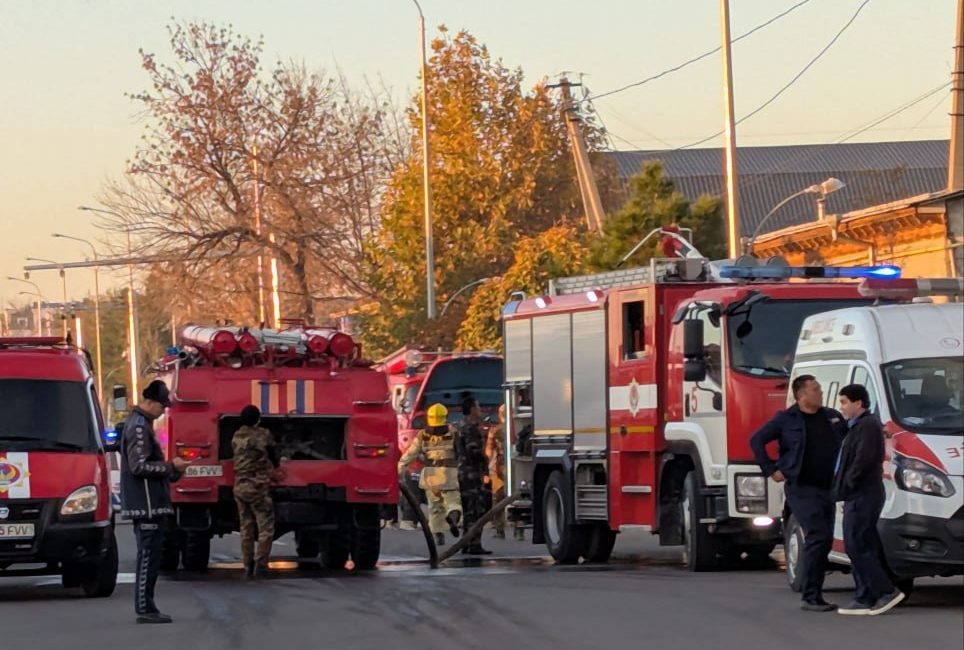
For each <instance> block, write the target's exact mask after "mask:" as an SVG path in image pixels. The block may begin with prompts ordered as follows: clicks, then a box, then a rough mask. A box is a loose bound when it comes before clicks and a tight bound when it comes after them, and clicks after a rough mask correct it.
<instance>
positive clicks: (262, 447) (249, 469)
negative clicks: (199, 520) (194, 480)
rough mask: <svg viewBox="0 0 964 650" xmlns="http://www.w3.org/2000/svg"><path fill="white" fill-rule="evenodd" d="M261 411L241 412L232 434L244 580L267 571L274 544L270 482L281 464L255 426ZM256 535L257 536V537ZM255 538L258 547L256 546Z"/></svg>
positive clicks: (263, 433) (251, 407)
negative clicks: (236, 427) (238, 422)
mask: <svg viewBox="0 0 964 650" xmlns="http://www.w3.org/2000/svg"><path fill="white" fill-rule="evenodd" d="M260 421H261V411H259V410H258V407H257V406H254V405H253V404H250V405H248V406H245V407H244V409H242V410H241V425H242V426H241V428H240V429H238V430H237V431H236V432H235V433H234V437H233V438H232V439H231V447H232V448H233V449H234V500H235V502H236V503H237V505H238V521H239V523H240V529H241V558H242V560H243V561H244V571H245V576H246V577H248V578H255V577H258V576H259V575H262V574H263V573H264V572H265V571H266V570H267V568H268V556H269V555H270V554H271V543H272V542H273V541H274V503H273V502H272V501H271V481H272V478H273V477H274V475H275V471H276V470H277V469H278V467H279V466H280V464H281V459H280V455H279V453H278V447H277V446H276V445H275V441H274V436H272V435H271V432H270V431H268V430H267V429H264V428H262V427H259V426H258V423H259V422H260ZM256 533H257V534H256ZM255 537H257V546H255Z"/></svg>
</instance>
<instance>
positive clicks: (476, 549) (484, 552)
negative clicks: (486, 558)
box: [465, 544, 492, 555]
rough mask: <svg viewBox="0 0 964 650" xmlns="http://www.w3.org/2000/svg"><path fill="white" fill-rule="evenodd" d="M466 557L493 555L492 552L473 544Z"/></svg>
mask: <svg viewBox="0 0 964 650" xmlns="http://www.w3.org/2000/svg"><path fill="white" fill-rule="evenodd" d="M465 554H466V555H492V551H490V550H488V549H485V548H482V545H481V544H473V545H471V546H469V547H468V549H467V550H466V552H465Z"/></svg>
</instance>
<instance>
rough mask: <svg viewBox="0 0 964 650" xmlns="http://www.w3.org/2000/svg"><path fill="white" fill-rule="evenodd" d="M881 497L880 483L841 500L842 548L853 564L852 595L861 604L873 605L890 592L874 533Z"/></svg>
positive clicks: (879, 544)
mask: <svg viewBox="0 0 964 650" xmlns="http://www.w3.org/2000/svg"><path fill="white" fill-rule="evenodd" d="M884 499H885V494H884V486H883V485H879V486H875V487H873V488H872V489H869V490H865V491H863V492H861V493H860V494H858V495H857V496H855V497H854V498H852V499H850V500H848V501H845V502H844V519H843V529H844V548H845V549H846V551H847V555H849V556H850V563H851V564H852V565H853V570H854V584H855V586H856V588H857V592H856V594H855V596H854V598H855V600H857V602H859V603H863V604H864V605H873V604H874V603H875V602H877V599H879V598H880V597H881V596H883V595H885V594H889V593H891V592H892V591H894V584H893V583H892V582H891V581H890V577H889V576H888V575H887V571H886V570H885V569H884V565H883V562H882V559H881V558H882V557H883V546H882V544H881V542H880V535H879V534H878V533H877V520H878V519H880V511H881V510H882V509H883V507H884Z"/></svg>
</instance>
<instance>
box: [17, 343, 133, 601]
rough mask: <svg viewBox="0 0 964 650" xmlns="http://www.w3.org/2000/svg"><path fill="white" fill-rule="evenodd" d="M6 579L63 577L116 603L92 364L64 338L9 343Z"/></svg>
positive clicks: (114, 557)
mask: <svg viewBox="0 0 964 650" xmlns="http://www.w3.org/2000/svg"><path fill="white" fill-rule="evenodd" d="M0 396H2V408H3V421H2V422H0V577H6V576H10V577H12V576H23V575H56V574H59V575H61V577H62V578H61V579H62V582H63V585H64V587H81V588H82V589H83V591H84V593H85V594H86V595H87V596H91V597H106V596H110V595H111V593H113V591H114V586H115V584H116V582H117V542H116V540H115V538H114V519H113V512H112V509H111V494H110V483H109V474H108V469H107V462H106V451H108V450H112V449H113V443H109V442H105V441H104V439H103V438H102V436H103V435H104V432H105V427H104V421H103V417H102V415H101V410H100V405H99V402H98V397H97V392H96V388H95V382H94V378H93V374H92V372H91V364H90V358H89V357H88V356H87V355H86V352H84V351H82V350H79V349H78V348H76V347H75V346H73V345H72V344H71V343H70V342H69V340H65V339H63V338H58V337H22V338H0Z"/></svg>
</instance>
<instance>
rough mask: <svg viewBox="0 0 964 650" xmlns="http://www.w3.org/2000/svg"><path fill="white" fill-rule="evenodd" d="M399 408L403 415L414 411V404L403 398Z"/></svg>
mask: <svg viewBox="0 0 964 650" xmlns="http://www.w3.org/2000/svg"><path fill="white" fill-rule="evenodd" d="M398 408H399V410H401V412H402V413H408V412H409V411H411V410H412V403H411V401H409V400H408V398H403V399H402V401H401V402H399V403H398Z"/></svg>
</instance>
